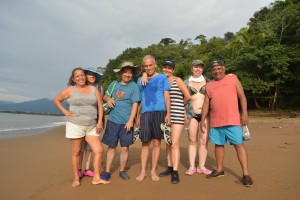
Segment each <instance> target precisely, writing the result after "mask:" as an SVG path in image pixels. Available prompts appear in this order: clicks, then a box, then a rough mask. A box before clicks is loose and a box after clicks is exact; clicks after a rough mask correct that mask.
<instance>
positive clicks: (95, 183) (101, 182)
mask: <svg viewBox="0 0 300 200" xmlns="http://www.w3.org/2000/svg"><path fill="white" fill-rule="evenodd" d="M110 183H111V182H110V181H106V180H103V179H100V180H93V181H92V184H93V185H99V184H104V185H106V184H110Z"/></svg>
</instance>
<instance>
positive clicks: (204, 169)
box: [197, 167, 211, 175]
mask: <svg viewBox="0 0 300 200" xmlns="http://www.w3.org/2000/svg"><path fill="white" fill-rule="evenodd" d="M197 173H199V174H204V175H208V174H210V173H211V170H209V169H206V167H203V168H201V169H200V168H199V167H197Z"/></svg>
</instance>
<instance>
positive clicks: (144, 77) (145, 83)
mask: <svg viewBox="0 0 300 200" xmlns="http://www.w3.org/2000/svg"><path fill="white" fill-rule="evenodd" d="M141 83H142V85H143V86H145V85H147V83H149V81H148V76H147V74H146V73H145V72H144V73H143V75H142V78H141Z"/></svg>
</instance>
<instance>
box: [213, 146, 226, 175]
mask: <svg viewBox="0 0 300 200" xmlns="http://www.w3.org/2000/svg"><path fill="white" fill-rule="evenodd" d="M224 155H225V149H224V146H222V145H217V144H216V145H215V156H216V162H217V171H218V172H222V171H223V161H224Z"/></svg>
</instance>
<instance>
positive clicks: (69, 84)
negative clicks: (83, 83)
mask: <svg viewBox="0 0 300 200" xmlns="http://www.w3.org/2000/svg"><path fill="white" fill-rule="evenodd" d="M77 70H81V71H83V69H82V68H81V67H76V68H74V69H73V70H72V74H71V76H70V78H69V82H68V86H73V85H75V82H74V81H73V78H74V74H75V72H76V71H77ZM83 73H84V71H83Z"/></svg>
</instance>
